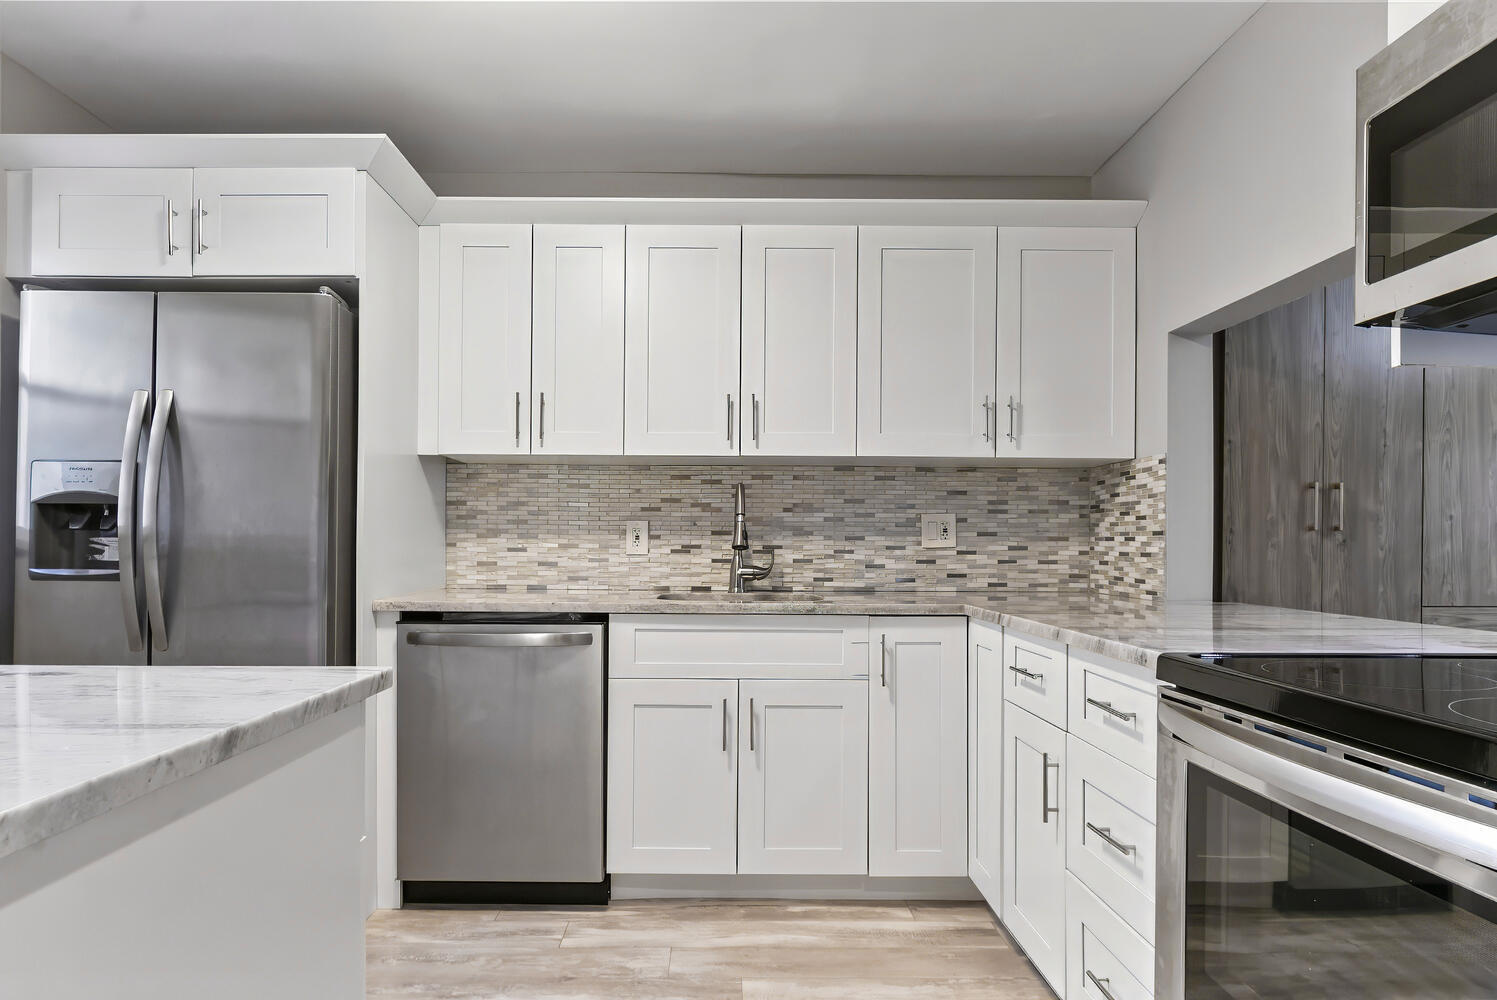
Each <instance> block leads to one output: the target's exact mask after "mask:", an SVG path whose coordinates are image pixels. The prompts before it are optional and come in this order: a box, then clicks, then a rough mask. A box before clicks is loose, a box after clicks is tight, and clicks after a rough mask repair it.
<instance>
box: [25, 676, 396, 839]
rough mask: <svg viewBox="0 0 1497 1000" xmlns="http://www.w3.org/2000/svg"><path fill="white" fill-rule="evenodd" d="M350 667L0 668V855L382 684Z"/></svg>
mask: <svg viewBox="0 0 1497 1000" xmlns="http://www.w3.org/2000/svg"><path fill="white" fill-rule="evenodd" d="M391 677H392V675H391V671H389V670H387V669H378V670H364V669H354V668H349V667H314V668H307V667H106V666H65V667H64V666H47V667H43V666H13V667H12V666H5V667H0V858H3V857H5V856H6V855H9V854H13V853H15V852H17V851H19V850H21V849H23V848H25V847H27V846H29V845H31V844H34V843H37V842H38V841H40V840H43V839H45V838H47V837H50V836H52V835H54V834H57V833H60V832H62V831H64V830H67V829H69V828H71V827H74V826H77V825H79V824H81V823H84V822H86V821H88V820H90V819H93V818H95V817H98V816H100V815H102V814H103V813H106V812H109V811H110V810H113V809H117V808H119V807H120V806H122V805H124V804H125V803H127V802H130V801H132V800H134V799H138V798H140V797H141V796H143V795H145V794H146V793H148V792H152V791H155V790H156V789H159V788H162V787H165V786H167V785H170V784H172V783H174V782H177V781H180V780H181V779H183V778H186V777H189V776H191V775H193V774H197V773H198V772H200V771H204V770H206V769H208V768H210V767H212V766H213V765H215V764H219V763H222V762H223V761H225V760H228V759H229V758H231V757H234V756H237V755H239V754H241V753H244V752H245V751H247V750H250V749H253V748H254V747H257V746H260V745H262V744H264V743H267V742H269V741H270V740H273V739H275V738H276V737H278V736H283V735H285V734H286V733H289V732H291V731H293V730H296V729H299V728H301V727H303V726H308V725H311V724H312V723H314V722H317V721H318V720H320V719H323V718H326V717H328V716H331V715H333V714H334V713H336V712H338V711H339V710H341V709H344V708H347V707H349V706H351V705H355V704H358V703H359V702H361V701H363V700H364V699H366V698H368V697H370V696H371V695H374V694H376V693H377V692H379V691H382V690H384V689H385V688H388V687H389V686H390V683H391Z"/></svg>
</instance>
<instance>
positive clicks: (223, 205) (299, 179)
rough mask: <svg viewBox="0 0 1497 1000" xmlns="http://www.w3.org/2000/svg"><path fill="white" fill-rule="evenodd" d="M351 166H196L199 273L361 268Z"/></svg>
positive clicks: (327, 271) (320, 272)
mask: <svg viewBox="0 0 1497 1000" xmlns="http://www.w3.org/2000/svg"><path fill="white" fill-rule="evenodd" d="M354 174H355V171H354V170H353V168H351V167H320V168H301V167H296V168H291V167H274V168H268V167H253V168H223V167H216V168H201V169H198V170H196V171H194V172H193V179H192V183H193V189H194V190H193V197H194V199H195V203H194V208H193V215H194V216H195V220H196V230H195V232H194V233H193V244H192V273H193V274H197V275H234V274H260V275H278V274H288V275H289V274H296V275H329V276H331V275H349V274H353V273H354V221H353V220H354Z"/></svg>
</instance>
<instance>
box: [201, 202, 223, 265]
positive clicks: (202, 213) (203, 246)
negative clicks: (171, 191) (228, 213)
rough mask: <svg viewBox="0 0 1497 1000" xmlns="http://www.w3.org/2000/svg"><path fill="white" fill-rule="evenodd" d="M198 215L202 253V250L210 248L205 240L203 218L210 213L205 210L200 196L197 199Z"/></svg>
mask: <svg viewBox="0 0 1497 1000" xmlns="http://www.w3.org/2000/svg"><path fill="white" fill-rule="evenodd" d="M196 215H197V217H198V225H197V229H198V253H202V252H204V251H205V250H207V249H208V244H206V243H204V242H203V219H204V218H206V217H207V215H208V213H207V212H205V211H203V199H201V198H199V199H198V201H197V212H196ZM220 228H222V227H220ZM219 235H223V234H222V233H220V234H219Z"/></svg>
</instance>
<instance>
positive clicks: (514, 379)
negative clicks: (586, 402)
mask: <svg viewBox="0 0 1497 1000" xmlns="http://www.w3.org/2000/svg"><path fill="white" fill-rule="evenodd" d="M439 254H440V259H441V263H440V271H441V273H440V278H439V286H440V287H439V293H438V305H437V309H438V313H437V340H438V344H437V382H438V385H437V444H438V448H439V450H440V451H441V452H442V453H443V454H446V455H515V454H527V453H529V451H530V227H529V226H524V225H483V224H475V225H467V224H458V225H444V226H442V232H441V246H440V250H439Z"/></svg>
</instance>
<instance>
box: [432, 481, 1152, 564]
mask: <svg viewBox="0 0 1497 1000" xmlns="http://www.w3.org/2000/svg"><path fill="white" fill-rule="evenodd" d="M1163 476H1164V462H1163V459H1162V458H1155V459H1141V460H1138V461H1134V462H1120V463H1116V464H1114V465H1108V466H1103V467H1100V468H1097V469H1000V468H939V469H937V468H924V467H913V466H912V467H862V466H857V467H852V466H812V465H784V466H763V465H756V466H721V465H661V466H631V465H479V464H474V465H460V464H453V465H449V466H448V467H447V583H448V585H449V586H453V587H485V588H490V589H496V590H513V591H589V590H594V591H601V590H617V589H629V590H685V589H690V588H710V589H713V590H722V589H725V587H726V580H727V572H728V560H729V558H730V554H731V553H730V550H729V548H728V546H729V543H730V541H731V539H732V528H733V485H734V484H735V483H739V482H742V483H745V484H746V486H747V489H748V512H749V537H750V541H751V542H752V543H753V545H754V559H755V561H762V560H763V558H764V554H765V552H767V551H773V552H774V555H775V568H774V572H773V573H772V574H771V575H770V578H769V579H768V580H767V581H765V582H764V583H762V584H758V585H757V586H758V587H760V588H763V587H769V588H774V589H788V590H811V589H816V590H829V589H846V590H882V591H890V590H987V591H992V592H995V593H1003V592H1009V591H1033V590H1043V591H1045V592H1054V593H1072V594H1080V593H1086V592H1088V591H1090V590H1091V589H1093V587H1095V586H1099V585H1105V586H1107V587H1109V588H1118V587H1122V588H1124V589H1127V590H1132V591H1140V590H1141V591H1147V592H1150V593H1158V592H1159V591H1161V590H1162V586H1163V578H1164V560H1163V537H1164V536H1163V525H1164V522H1163V515H1164V508H1163V496H1164V493H1163ZM1156 480H1157V487H1156ZM1156 493H1157V497H1158V500H1159V502H1158V504H1157V505H1156V504H1155V503H1154V502H1153V500H1152V499H1151V498H1152V497H1153V496H1154V495H1155V494H1156ZM921 513H949V514H952V515H954V516H955V518H956V524H957V547H956V548H954V549H925V548H921V547H920V540H919V534H920V532H919V515H920V514H921ZM640 519H643V520H648V521H649V524H650V551H649V554H648V555H636V556H630V555H626V554H625V553H624V540H623V539H624V522H625V521H628V520H640ZM1149 519H1153V521H1152V522H1151V521H1150V520H1149ZM1153 522H1157V524H1156V523H1153ZM1098 526H1106V530H1107V531H1108V532H1109V535H1108V536H1107V537H1106V538H1104V539H1100V540H1099V539H1098V537H1097V536H1096V533H1095V529H1096V528H1097V527H1098ZM1156 529H1157V531H1156ZM1112 532H1117V534H1116V535H1115V536H1114V535H1113V534H1111V533H1112ZM1156 550H1157V551H1156Z"/></svg>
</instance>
